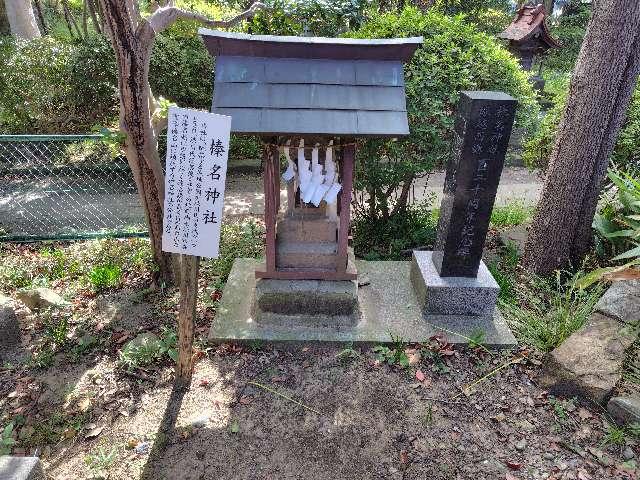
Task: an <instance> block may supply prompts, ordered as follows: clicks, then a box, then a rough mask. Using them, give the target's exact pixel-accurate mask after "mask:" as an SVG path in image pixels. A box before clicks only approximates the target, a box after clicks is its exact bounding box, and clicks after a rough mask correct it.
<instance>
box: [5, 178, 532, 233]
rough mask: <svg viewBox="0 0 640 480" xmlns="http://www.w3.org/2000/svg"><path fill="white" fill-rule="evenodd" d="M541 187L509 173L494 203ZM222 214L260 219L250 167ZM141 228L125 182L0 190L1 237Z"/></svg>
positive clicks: (429, 181)
mask: <svg viewBox="0 0 640 480" xmlns="http://www.w3.org/2000/svg"><path fill="white" fill-rule="evenodd" d="M241 172H245V173H241ZM247 172H248V173H247ZM251 172H254V173H251ZM0 180H2V178H0ZM443 184H444V172H442V171H440V172H435V173H434V174H432V175H430V176H429V177H428V178H424V179H419V180H418V181H416V184H415V187H414V191H413V194H414V195H415V198H416V200H422V199H425V198H429V197H430V196H433V195H435V199H436V200H435V202H436V203H435V204H436V205H438V204H439V203H440V197H441V192H442V186H443ZM541 187H542V185H541V180H540V178H539V177H538V176H537V175H536V174H535V173H532V172H530V171H529V170H527V169H526V168H521V167H508V168H506V169H505V170H504V172H503V174H502V178H501V181H500V186H499V187H498V194H497V199H496V203H497V204H498V205H501V204H505V203H509V202H512V201H521V202H522V203H524V204H528V205H531V204H535V203H536V202H537V199H538V196H539V194H540V190H541ZM280 194H281V197H282V203H284V201H285V199H286V190H285V189H282V190H281V192H280ZM224 211H225V215H227V216H245V215H262V214H263V213H264V193H263V186H262V177H261V176H260V175H259V174H257V173H255V167H254V168H253V170H251V169H249V170H247V169H240V170H236V171H231V172H230V175H229V177H228V178H227V190H226V198H225V208H224ZM144 224H145V220H144V212H143V210H142V208H141V206H140V202H139V201H138V196H137V193H136V190H135V185H134V184H133V182H130V181H127V179H126V178H124V177H117V176H107V177H103V178H91V177H86V176H74V177H68V176H63V175H57V176H49V177H46V176H45V177H44V178H29V179H22V180H16V179H13V178H9V179H8V181H5V182H4V183H3V184H0V235H1V234H2V232H6V233H9V234H12V235H55V234H63V233H73V232H78V233H83V232H95V231H98V230H103V229H107V230H109V229H111V230H126V229H130V228H131V227H132V226H135V225H137V226H140V225H144ZM138 228H140V227H138Z"/></svg>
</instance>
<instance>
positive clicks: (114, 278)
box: [89, 265, 122, 292]
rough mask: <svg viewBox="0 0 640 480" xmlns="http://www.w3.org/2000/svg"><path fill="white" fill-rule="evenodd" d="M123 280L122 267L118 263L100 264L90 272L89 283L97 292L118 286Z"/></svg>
mask: <svg viewBox="0 0 640 480" xmlns="http://www.w3.org/2000/svg"><path fill="white" fill-rule="evenodd" d="M121 280H122V269H121V268H120V267H119V266H118V265H100V266H97V267H94V268H93V270H91V272H89V283H91V286H92V287H93V290H94V291H95V292H100V291H102V290H106V289H107V288H113V287H116V286H118V284H119V283H120V281H121Z"/></svg>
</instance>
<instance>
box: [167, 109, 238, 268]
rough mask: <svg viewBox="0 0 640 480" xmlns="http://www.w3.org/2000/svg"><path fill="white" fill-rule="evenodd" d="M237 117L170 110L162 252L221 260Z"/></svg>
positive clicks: (186, 110)
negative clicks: (233, 120)
mask: <svg viewBox="0 0 640 480" xmlns="http://www.w3.org/2000/svg"><path fill="white" fill-rule="evenodd" d="M230 131H231V117H228V116H226V115H216V114H213V113H207V112H201V111H197V110H190V109H185V108H177V107H171V108H169V125H168V129H167V166H166V175H165V198H164V224H163V225H164V230H163V234H162V250H164V251H165V252H173V253H185V254H189V255H197V256H201V257H209V258H216V257H217V256H218V248H219V245H220V223H221V221H222V212H223V204H224V189H225V181H226V176H227V159H228V155H229V135H230Z"/></svg>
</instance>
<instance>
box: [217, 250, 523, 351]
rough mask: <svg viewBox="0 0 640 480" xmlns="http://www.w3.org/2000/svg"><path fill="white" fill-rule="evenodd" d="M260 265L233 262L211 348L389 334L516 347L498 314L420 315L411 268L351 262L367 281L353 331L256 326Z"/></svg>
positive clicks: (304, 324) (338, 326)
mask: <svg viewBox="0 0 640 480" xmlns="http://www.w3.org/2000/svg"><path fill="white" fill-rule="evenodd" d="M260 265H261V262H260V261H259V260H255V259H248V258H238V259H236V260H235V262H234V264H233V268H232V269H231V274H230V275H229V279H228V280H227V284H226V286H225V288H224V294H223V296H222V300H221V303H220V305H219V307H218V311H217V314H216V316H215V318H214V320H213V323H212V325H211V330H210V332H209V341H210V342H212V343H222V342H227V341H240V342H250V341H255V340H257V341H267V342H307V341H317V342H354V343H390V342H391V334H393V335H394V336H400V337H401V338H402V340H404V341H405V342H411V343H414V342H425V341H427V340H428V339H429V338H430V337H432V336H433V335H436V334H440V333H441V334H443V335H444V336H445V338H447V340H448V341H449V342H451V343H454V344H466V343H468V339H469V337H472V336H473V335H475V334H476V333H477V332H478V331H482V332H483V333H484V339H485V344H486V345H487V346H488V347H494V348H510V347H513V346H515V345H517V342H516V339H515V337H514V336H513V334H512V333H511V331H510V330H509V327H508V326H507V325H506V323H505V322H504V320H503V318H502V316H501V315H500V313H499V311H498V310H497V309H496V310H495V311H494V312H493V314H492V315H484V316H466V315H427V314H423V313H422V309H421V307H420V304H419V300H418V297H417V295H416V293H415V292H414V289H413V286H412V285H411V278H410V269H411V262H385V261H379V262H368V261H364V260H357V261H356V265H357V269H358V276H359V278H360V282H362V280H363V279H365V278H366V279H368V280H369V282H370V283H369V284H367V285H362V286H360V287H358V289H357V295H358V303H359V309H360V317H359V320H358V322H357V323H356V324H355V325H349V324H347V323H344V322H336V323H335V324H332V325H320V324H317V323H310V322H309V321H308V319H306V318H302V317H301V318H300V322H299V323H298V322H296V321H295V320H296V319H295V318H292V316H291V315H285V316H283V318H282V319H278V318H274V315H273V314H271V316H270V319H269V321H266V322H261V323H259V322H257V321H256V320H255V319H254V318H253V313H252V312H253V311H254V302H255V290H256V278H255V270H256V268H257V267H259V266H260ZM276 316H277V315H276Z"/></svg>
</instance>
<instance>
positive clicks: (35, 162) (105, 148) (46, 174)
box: [0, 135, 146, 241]
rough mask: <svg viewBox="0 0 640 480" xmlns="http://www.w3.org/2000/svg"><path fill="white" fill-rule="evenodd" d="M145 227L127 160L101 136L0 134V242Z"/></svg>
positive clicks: (117, 233) (125, 232)
mask: <svg viewBox="0 0 640 480" xmlns="http://www.w3.org/2000/svg"><path fill="white" fill-rule="evenodd" d="M145 232H146V224H145V218H144V211H143V209H142V206H141V205H140V202H139V200H138V194H137V191H136V186H135V182H134V180H133V176H132V174H131V170H130V169H129V165H128V164H127V161H126V159H125V158H124V157H121V156H118V157H115V158H114V157H113V155H112V153H111V151H110V146H109V144H108V143H106V142H105V141H104V139H103V137H102V136H101V135H0V241H2V240H12V241H26V240H44V239H73V238H90V237H96V236H134V235H144V234H145Z"/></svg>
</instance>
